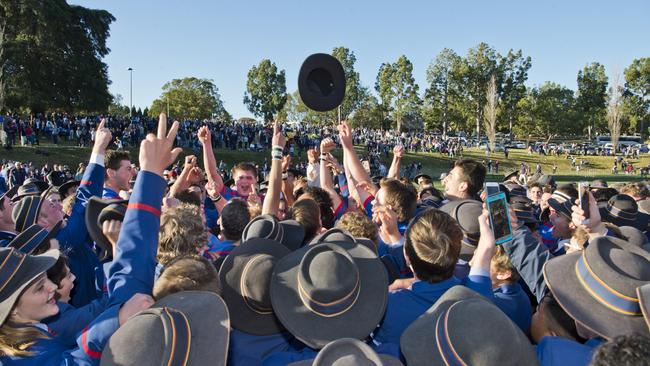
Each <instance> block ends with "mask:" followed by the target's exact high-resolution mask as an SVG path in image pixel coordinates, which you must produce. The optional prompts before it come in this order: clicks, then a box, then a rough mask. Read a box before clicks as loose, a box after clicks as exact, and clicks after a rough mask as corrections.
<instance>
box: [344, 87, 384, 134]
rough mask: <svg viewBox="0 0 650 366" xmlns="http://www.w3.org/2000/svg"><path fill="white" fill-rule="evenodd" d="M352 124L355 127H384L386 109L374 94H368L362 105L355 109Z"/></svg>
mask: <svg viewBox="0 0 650 366" xmlns="http://www.w3.org/2000/svg"><path fill="white" fill-rule="evenodd" d="M350 124H351V126H352V127H354V128H374V129H380V128H383V127H384V125H383V124H384V111H383V110H382V109H381V105H380V104H379V101H378V100H377V98H376V97H375V96H374V95H370V94H368V95H366V98H365V99H364V100H363V101H362V102H361V105H360V106H359V107H358V108H357V109H356V110H355V111H354V114H353V115H352V118H351V119H350Z"/></svg>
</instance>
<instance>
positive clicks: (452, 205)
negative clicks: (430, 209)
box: [440, 200, 483, 261]
mask: <svg viewBox="0 0 650 366" xmlns="http://www.w3.org/2000/svg"><path fill="white" fill-rule="evenodd" d="M440 210H441V211H442V212H445V213H447V214H448V215H449V216H451V217H452V218H453V219H454V220H456V222H458V225H459V226H460V228H461V230H462V231H463V241H462V242H461V246H460V256H459V257H460V258H461V259H462V260H464V261H469V260H470V259H471V258H472V256H473V255H474V251H475V250H476V247H477V246H478V239H479V237H480V226H479V223H478V217H479V216H481V214H482V213H483V204H482V203H481V202H479V201H475V200H458V201H451V202H449V203H447V204H446V205H443V206H442V207H440Z"/></svg>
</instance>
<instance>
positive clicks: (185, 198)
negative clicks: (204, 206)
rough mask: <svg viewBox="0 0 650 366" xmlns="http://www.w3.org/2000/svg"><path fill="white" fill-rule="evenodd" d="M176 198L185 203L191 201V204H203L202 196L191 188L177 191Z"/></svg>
mask: <svg viewBox="0 0 650 366" xmlns="http://www.w3.org/2000/svg"><path fill="white" fill-rule="evenodd" d="M174 198H176V199H178V200H179V201H181V202H183V203H189V204H190V205H195V206H199V207H200V206H201V198H200V197H199V196H197V195H196V194H194V193H192V192H190V190H189V189H186V190H183V191H180V192H176V193H175V194H174Z"/></svg>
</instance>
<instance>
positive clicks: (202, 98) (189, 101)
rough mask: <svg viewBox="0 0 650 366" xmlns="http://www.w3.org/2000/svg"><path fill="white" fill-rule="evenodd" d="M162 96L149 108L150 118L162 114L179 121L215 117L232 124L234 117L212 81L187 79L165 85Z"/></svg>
mask: <svg viewBox="0 0 650 366" xmlns="http://www.w3.org/2000/svg"><path fill="white" fill-rule="evenodd" d="M162 90H163V92H162V94H161V95H160V97H159V98H158V99H156V100H154V101H153V103H152V104H151V108H149V115H150V116H157V115H159V114H160V113H161V112H165V113H167V110H168V106H169V115H170V116H172V117H173V118H177V119H208V118H212V117H213V116H214V117H215V118H216V119H217V120H220V121H224V122H230V121H231V120H232V117H231V116H230V114H229V113H228V112H227V111H226V109H225V108H224V106H223V102H222V101H221V97H220V96H219V89H217V87H216V85H214V81H212V80H210V79H199V78H196V77H187V78H183V79H174V80H172V81H170V82H168V83H165V85H163V87H162Z"/></svg>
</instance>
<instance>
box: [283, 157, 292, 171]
mask: <svg viewBox="0 0 650 366" xmlns="http://www.w3.org/2000/svg"><path fill="white" fill-rule="evenodd" d="M290 166H291V155H285V156H283V157H282V171H283V172H286V171H287V169H289V167H290Z"/></svg>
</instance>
